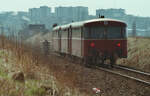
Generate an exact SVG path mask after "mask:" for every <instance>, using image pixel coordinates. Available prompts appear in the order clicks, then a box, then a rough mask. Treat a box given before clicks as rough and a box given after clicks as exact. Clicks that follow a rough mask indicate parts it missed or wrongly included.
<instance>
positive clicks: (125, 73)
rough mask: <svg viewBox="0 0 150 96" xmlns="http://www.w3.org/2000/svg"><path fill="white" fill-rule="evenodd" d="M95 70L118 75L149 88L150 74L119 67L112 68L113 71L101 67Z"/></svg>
mask: <svg viewBox="0 0 150 96" xmlns="http://www.w3.org/2000/svg"><path fill="white" fill-rule="evenodd" d="M96 69H98V70H102V71H106V72H109V73H112V74H115V75H119V76H122V77H125V78H128V79H131V80H134V81H137V82H140V83H143V84H146V85H148V86H150V73H145V72H142V71H138V70H134V69H130V68H127V67H121V66H114V68H113V69H107V68H102V67H96Z"/></svg>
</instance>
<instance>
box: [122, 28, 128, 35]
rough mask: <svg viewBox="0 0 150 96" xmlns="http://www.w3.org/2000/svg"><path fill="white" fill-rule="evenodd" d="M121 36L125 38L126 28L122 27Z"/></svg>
mask: <svg viewBox="0 0 150 96" xmlns="http://www.w3.org/2000/svg"><path fill="white" fill-rule="evenodd" d="M122 38H127V34H126V28H125V27H122Z"/></svg>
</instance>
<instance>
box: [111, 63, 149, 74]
mask: <svg viewBox="0 0 150 96" xmlns="http://www.w3.org/2000/svg"><path fill="white" fill-rule="evenodd" d="M114 67H115V68H119V69H123V70H127V71H131V72H134V73H138V74H142V75H146V76H150V73H147V72H143V71H139V70H135V69H131V68H127V67H125V66H119V65H115V66H114Z"/></svg>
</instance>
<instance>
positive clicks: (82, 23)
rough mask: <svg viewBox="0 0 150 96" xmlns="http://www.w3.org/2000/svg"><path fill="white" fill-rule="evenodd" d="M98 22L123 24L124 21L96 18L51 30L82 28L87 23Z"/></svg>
mask: <svg viewBox="0 0 150 96" xmlns="http://www.w3.org/2000/svg"><path fill="white" fill-rule="evenodd" d="M98 21H115V22H120V23H124V24H125V22H124V21H121V20H117V19H109V18H98V19H92V20H86V21H80V22H73V23H69V24H66V25H61V26H56V27H54V28H53V30H58V29H60V28H61V29H66V28H69V27H70V26H71V27H82V26H84V25H85V24H87V23H92V22H98Z"/></svg>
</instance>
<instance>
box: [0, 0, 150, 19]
mask: <svg viewBox="0 0 150 96" xmlns="http://www.w3.org/2000/svg"><path fill="white" fill-rule="evenodd" d="M43 5H46V6H49V7H52V8H54V7H57V6H87V7H89V13H90V14H93V15H95V10H96V9H99V8H104V9H106V8H123V9H126V13H127V14H133V15H139V16H149V17H150V0H1V1H0V12H1V11H21V10H22V11H27V10H28V9H29V8H33V7H39V6H43Z"/></svg>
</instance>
